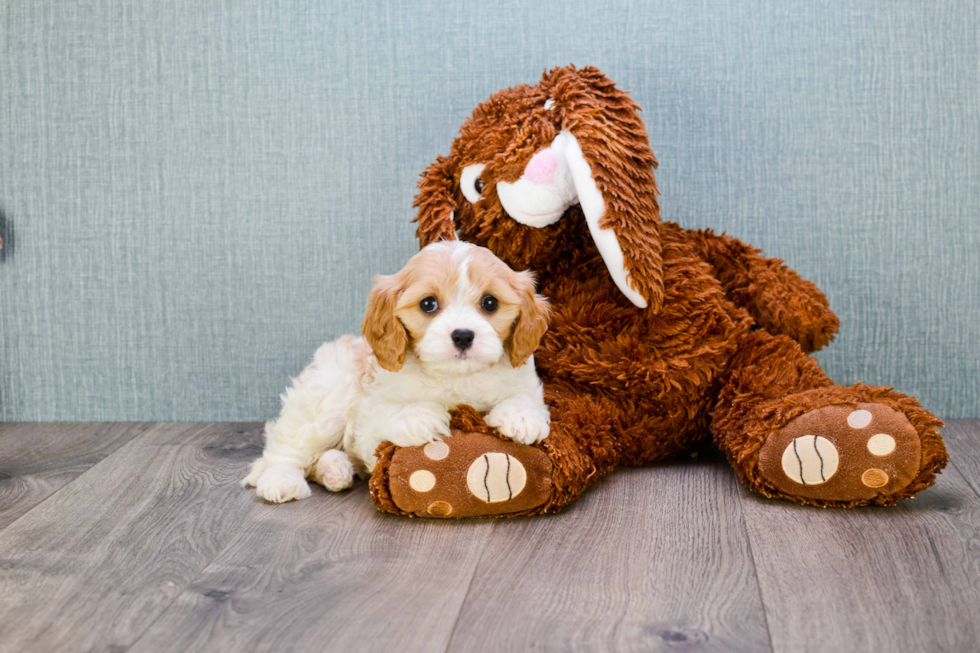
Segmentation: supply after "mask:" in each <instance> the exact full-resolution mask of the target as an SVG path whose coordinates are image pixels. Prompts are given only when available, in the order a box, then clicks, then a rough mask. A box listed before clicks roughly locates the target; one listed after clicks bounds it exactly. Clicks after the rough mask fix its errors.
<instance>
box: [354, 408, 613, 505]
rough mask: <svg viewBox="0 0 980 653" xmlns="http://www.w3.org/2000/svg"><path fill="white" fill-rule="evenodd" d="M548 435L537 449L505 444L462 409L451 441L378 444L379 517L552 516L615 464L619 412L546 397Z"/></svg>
mask: <svg viewBox="0 0 980 653" xmlns="http://www.w3.org/2000/svg"><path fill="white" fill-rule="evenodd" d="M549 403H551V411H552V421H551V433H550V435H549V436H548V437H547V438H546V439H545V440H544V441H542V442H540V443H538V444H536V445H531V446H528V445H523V444H518V443H516V442H512V441H510V440H506V439H504V438H502V437H500V436H499V434H497V432H496V431H494V430H493V429H491V428H490V427H488V426H487V425H486V424H485V423H484V421H483V419H482V418H481V417H480V414H479V413H477V412H476V411H475V410H473V409H472V408H470V407H469V406H461V407H460V408H459V409H458V410H456V411H454V413H453V418H452V423H451V424H450V426H451V428H452V436H450V437H448V438H444V439H443V441H441V442H437V443H430V444H428V445H425V446H423V447H404V448H399V447H396V446H394V445H392V444H391V443H388V442H386V443H384V444H382V445H381V446H380V447H379V448H378V452H377V457H378V464H377V465H376V466H375V468H374V473H373V475H372V477H371V500H372V501H374V504H375V505H376V506H377V507H378V508H379V509H381V510H384V511H386V512H393V513H396V514H402V515H414V516H419V517H454V518H455V517H490V516H501V517H502V516H515V515H527V514H537V513H543V512H556V511H557V510H559V509H560V508H561V507H562V506H564V505H565V504H567V503H569V502H570V501H572V500H573V499H575V498H576V497H578V495H579V494H581V493H582V491H583V490H584V489H585V488H586V487H587V486H588V485H589V484H590V483H592V482H593V481H594V480H596V479H597V478H598V477H599V476H601V475H603V474H605V473H607V472H609V471H610V470H611V469H612V468H613V467H614V466H615V465H616V464H617V463H618V462H619V461H618V456H619V453H618V451H619V448H618V447H616V446H615V442H616V436H615V434H614V432H615V429H616V428H617V427H616V424H617V423H618V421H619V420H618V417H617V415H616V414H615V412H616V411H617V410H618V408H616V407H615V406H614V405H613V404H611V403H609V402H607V403H603V402H602V401H601V400H597V399H594V398H592V397H579V396H576V397H551V398H550V402H549Z"/></svg>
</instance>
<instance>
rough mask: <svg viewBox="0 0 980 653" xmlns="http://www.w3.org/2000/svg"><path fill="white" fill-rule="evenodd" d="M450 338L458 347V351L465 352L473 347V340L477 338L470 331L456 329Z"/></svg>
mask: <svg viewBox="0 0 980 653" xmlns="http://www.w3.org/2000/svg"><path fill="white" fill-rule="evenodd" d="M449 337H450V338H452V339H453V344H454V345H456V349H458V350H459V351H460V352H464V351H466V350H467V349H469V348H470V347H472V346H473V338H475V337H476V336H475V334H474V333H473V332H472V331H470V330H469V329H456V330H455V331H453V332H452V333H451V334H450V335H449Z"/></svg>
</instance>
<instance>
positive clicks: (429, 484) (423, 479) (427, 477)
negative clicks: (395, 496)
mask: <svg viewBox="0 0 980 653" xmlns="http://www.w3.org/2000/svg"><path fill="white" fill-rule="evenodd" d="M408 486H409V487H410V488H412V489H413V490H415V491H416V492H428V491H429V490H431V489H432V488H434V487H435V486H436V476H435V474H433V473H432V472H430V471H429V470H427V469H420V470H418V471H417V472H412V475H411V476H409V477H408Z"/></svg>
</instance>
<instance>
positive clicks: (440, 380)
mask: <svg viewBox="0 0 980 653" xmlns="http://www.w3.org/2000/svg"><path fill="white" fill-rule="evenodd" d="M488 298H491V299H488ZM547 313H548V307H547V304H546V303H545V301H544V299H543V298H541V297H540V296H539V295H537V294H535V292H534V278H533V277H532V276H531V274H530V273H528V272H515V271H514V270H511V269H510V268H509V267H508V266H507V265H506V264H504V263H503V262H502V261H500V259H498V258H497V257H496V256H494V255H493V254H492V253H491V252H490V250H488V249H485V248H483V247H477V246H476V245H471V244H468V243H464V242H461V241H448V242H438V243H434V244H431V245H429V246H428V247H426V248H424V249H423V250H422V251H420V252H419V253H418V254H416V255H415V256H414V257H412V259H411V260H410V261H409V262H408V264H407V265H406V266H405V267H404V268H403V269H402V270H401V271H400V272H398V273H397V274H394V275H391V276H382V277H378V278H377V279H376V283H375V286H374V289H373V290H372V291H371V295H370V297H369V299H368V308H367V313H366V315H365V317H364V324H363V326H362V328H361V332H362V334H363V336H362V337H360V338H355V337H353V336H343V337H341V338H340V339H338V340H336V341H334V342H329V343H327V344H325V345H323V346H322V347H320V348H319V349H318V350H317V352H316V354H315V355H314V358H313V363H311V364H310V365H309V367H307V368H306V369H305V370H303V372H302V373H301V374H300V375H299V376H298V377H297V378H296V379H295V380H294V382H293V385H292V387H291V388H289V389H288V390H286V393H285V394H284V395H283V397H282V403H283V405H282V413H281V414H280V416H279V419H277V420H275V421H272V422H269V423H268V424H267V425H266V446H265V451H264V452H263V454H262V457H261V458H259V459H258V460H256V461H255V462H254V463H253V464H252V469H251V472H250V473H249V475H248V477H247V478H245V480H244V481H243V485H252V486H255V487H256V491H257V493H258V495H259V496H261V497H262V498H263V499H265V500H266V501H273V502H277V503H278V502H283V501H290V500H292V499H303V498H306V497H308V496H309V495H310V487H309V485H308V484H307V482H306V479H307V478H310V479H312V480H314V481H316V482H318V483H321V484H322V485H323V486H324V487H326V488H327V489H328V490H333V491H339V490H343V489H346V488H348V487H350V485H351V483H352V482H353V476H354V472H355V470H356V471H358V472H359V473H361V474H364V475H367V474H370V473H371V471H372V470H373V468H374V465H375V462H376V459H375V457H374V452H375V450H376V449H377V447H378V445H379V444H380V443H382V442H384V441H386V440H387V441H390V442H392V443H394V444H396V445H398V446H401V447H410V446H417V445H422V444H425V443H427V442H431V441H433V440H437V439H441V438H446V437H450V431H449V411H450V410H451V409H452V408H454V407H455V406H457V405H459V404H469V405H471V406H473V407H474V408H476V409H477V410H479V411H481V412H486V413H487V415H486V422H487V423H488V424H490V425H491V426H494V427H496V428H497V429H498V430H499V431H500V432H501V433H502V434H504V435H505V436H507V437H509V438H511V439H513V440H514V441H516V442H521V443H523V444H532V443H534V442H538V441H540V440H543V439H544V438H545V437H546V436H547V435H548V431H549V428H550V422H551V418H550V415H549V412H548V408H547V407H546V406H545V403H544V390H543V388H542V386H541V382H540V381H539V380H538V377H537V374H536V373H535V370H534V359H533V357H532V352H533V351H534V349H535V347H537V344H538V341H539V340H540V339H541V336H542V335H543V334H544V332H545V330H546V329H547Z"/></svg>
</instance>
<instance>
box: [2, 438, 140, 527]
mask: <svg viewBox="0 0 980 653" xmlns="http://www.w3.org/2000/svg"><path fill="white" fill-rule="evenodd" d="M148 428H150V425H148V424H101V423H86V424H74V423H45V424H36V423H7V424H3V423H0V530H3V529H4V528H5V527H6V526H7V525H9V524H10V523H11V522H13V521H14V520H16V519H17V518H18V517H20V516H21V515H23V514H24V513H26V512H27V511H28V510H30V509H31V508H33V507H34V506H36V505H37V504H38V503H40V502H41V501H44V500H45V499H46V498H48V497H49V496H51V495H52V494H53V493H55V492H57V491H58V490H59V489H60V488H62V487H64V486H65V485H66V484H67V483H69V482H71V481H72V480H74V479H75V478H76V477H78V476H79V475H80V474H82V473H83V472H85V471H86V470H88V469H89V468H90V467H92V466H93V465H95V464H96V463H98V462H99V461H101V460H102V459H103V458H105V457H106V456H108V455H109V454H110V453H112V452H113V451H115V450H116V449H118V448H119V447H121V446H122V445H124V444H126V443H127V442H129V441H130V440H131V439H132V438H133V437H135V436H137V435H139V434H140V433H142V432H143V431H145V430H146V429H148Z"/></svg>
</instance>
